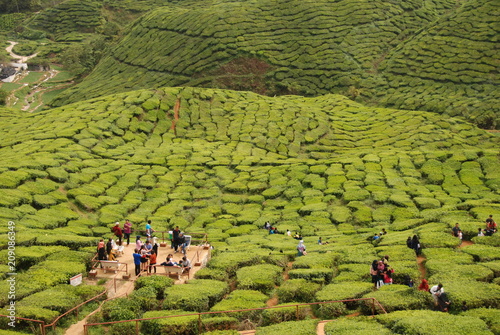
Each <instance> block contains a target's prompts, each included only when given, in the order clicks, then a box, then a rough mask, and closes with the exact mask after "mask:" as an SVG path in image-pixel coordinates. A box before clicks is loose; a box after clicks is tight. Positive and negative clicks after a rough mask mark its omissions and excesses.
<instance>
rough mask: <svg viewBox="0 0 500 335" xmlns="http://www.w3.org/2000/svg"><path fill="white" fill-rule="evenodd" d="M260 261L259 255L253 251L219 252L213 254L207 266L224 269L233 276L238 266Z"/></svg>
mask: <svg viewBox="0 0 500 335" xmlns="http://www.w3.org/2000/svg"><path fill="white" fill-rule="evenodd" d="M260 261H261V257H260V256H259V255H258V254H256V253H254V252H251V253H250V252H246V251H238V252H221V253H216V254H214V257H213V258H212V259H211V260H210V262H208V264H207V266H208V267H209V268H216V269H224V270H225V271H226V272H227V273H228V274H229V275H230V276H234V275H235V274H236V270H237V269H239V268H240V267H243V266H249V265H254V264H258V263H259V262H260Z"/></svg>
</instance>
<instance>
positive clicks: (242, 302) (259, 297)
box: [210, 290, 268, 321]
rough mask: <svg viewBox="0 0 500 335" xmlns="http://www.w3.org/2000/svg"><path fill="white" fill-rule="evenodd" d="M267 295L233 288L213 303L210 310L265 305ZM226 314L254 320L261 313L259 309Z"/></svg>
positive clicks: (228, 309)
mask: <svg viewBox="0 0 500 335" xmlns="http://www.w3.org/2000/svg"><path fill="white" fill-rule="evenodd" d="M267 299H268V296H267V295H265V294H263V293H261V292H259V291H251V290H234V291H232V292H231V293H230V294H229V295H228V296H227V298H226V299H224V300H222V301H220V302H218V303H217V304H215V305H214V306H213V307H212V308H211V309H210V311H212V312H219V311H230V310H239V309H251V308H261V307H265V306H266V301H267ZM226 315H227V316H231V317H235V318H238V320H240V321H241V320H244V319H252V320H255V319H256V318H258V316H259V315H261V311H260V310H256V311H244V312H231V313H226Z"/></svg>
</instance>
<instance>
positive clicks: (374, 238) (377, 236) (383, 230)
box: [373, 228, 387, 241]
mask: <svg viewBox="0 0 500 335" xmlns="http://www.w3.org/2000/svg"><path fill="white" fill-rule="evenodd" d="M386 234H387V231H386V230H385V228H382V230H381V231H380V233H377V234H375V235H374V236H373V240H374V241H376V240H379V239H381V238H382V236H384V235H386Z"/></svg>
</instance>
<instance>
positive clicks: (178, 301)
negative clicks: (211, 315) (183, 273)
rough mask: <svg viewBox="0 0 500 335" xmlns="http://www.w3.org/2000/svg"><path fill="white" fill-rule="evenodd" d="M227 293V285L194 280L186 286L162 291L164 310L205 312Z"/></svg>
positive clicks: (177, 286)
mask: <svg viewBox="0 0 500 335" xmlns="http://www.w3.org/2000/svg"><path fill="white" fill-rule="evenodd" d="M228 291H229V286H228V284H226V283H224V282H220V281H216V280H209V279H195V280H190V281H189V282H188V284H186V285H174V286H171V287H168V288H166V289H165V291H164V296H165V300H164V301H163V308H164V309H179V308H182V309H183V310H185V311H196V312H206V311H208V310H209V309H210V308H211V307H212V306H214V305H215V304H216V303H217V302H219V301H220V300H221V299H222V297H223V296H224V295H225V294H226V293H227V292H228Z"/></svg>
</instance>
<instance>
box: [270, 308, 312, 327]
mask: <svg viewBox="0 0 500 335" xmlns="http://www.w3.org/2000/svg"><path fill="white" fill-rule="evenodd" d="M292 304H293V303H288V304H283V306H285V305H292ZM279 306H281V305H277V306H273V308H269V309H265V310H264V311H262V317H263V325H271V324H276V323H281V322H286V321H294V320H295V321H297V320H304V319H306V318H307V317H308V316H309V314H310V309H311V308H310V307H309V306H299V307H298V312H297V307H296V306H290V307H279Z"/></svg>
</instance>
